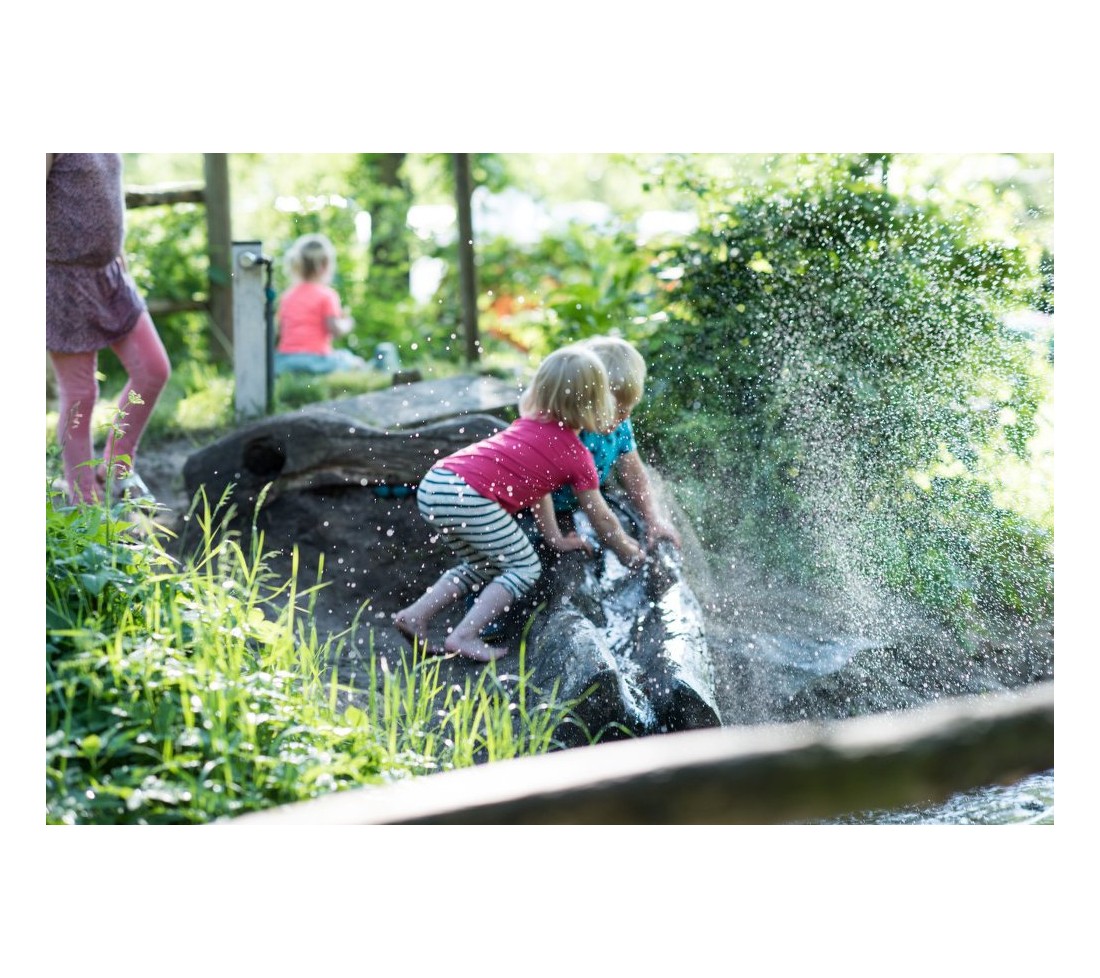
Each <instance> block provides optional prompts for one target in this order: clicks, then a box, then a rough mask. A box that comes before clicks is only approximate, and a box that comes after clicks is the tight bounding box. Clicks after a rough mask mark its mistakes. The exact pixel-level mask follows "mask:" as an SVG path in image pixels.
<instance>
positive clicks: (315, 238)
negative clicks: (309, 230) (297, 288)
mask: <svg viewBox="0 0 1100 978" xmlns="http://www.w3.org/2000/svg"><path fill="white" fill-rule="evenodd" d="M286 267H287V269H288V271H289V272H290V273H291V274H292V275H294V276H295V277H297V278H300V279H301V280H302V281H303V282H315V281H317V279H319V278H320V277H321V276H322V275H323V274H324V273H325V271H326V270H335V268H336V248H335V247H334V246H333V244H332V242H331V241H330V240H329V239H328V238H327V237H326V236H325V235H323V234H303V235H302V236H301V237H300V238H299V239H298V240H297V241H295V242H294V244H292V245H291V246H290V250H289V251H288V252H287V253H286Z"/></svg>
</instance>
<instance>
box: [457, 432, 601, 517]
mask: <svg viewBox="0 0 1100 978" xmlns="http://www.w3.org/2000/svg"><path fill="white" fill-rule="evenodd" d="M439 465H441V466H442V467H443V468H445V469H447V470H448V471H450V472H454V473H455V474H456V475H460V476H462V478H463V479H465V480H466V484H467V485H468V486H469V487H470V488H471V489H474V490H475V491H477V492H479V493H481V495H483V496H485V497H486V498H488V499H495V500H496V501H497V502H498V503H500V505H501V506H503V507H504V509H505V510H507V511H508V512H509V513H518V512H519V511H520V510H521V509H527V507H529V506H531V505H532V504H533V503H535V502H537V501H538V500H539V499H541V498H542V497H543V496H545V495H546V494H547V493H548V492H553V491H554V490H555V489H557V488H558V487H559V486H564V485H571V486H572V487H573V491H574V492H583V491H585V490H586V489H598V488H599V487H600V475H599V472H597V471H596V463H595V462H594V461H593V460H592V453H591V452H590V451H589V450H588V449H587V448H585V447H584V445H582V444H581V440H580V439H579V438H578V437H577V436H576V435H575V434H574V433H573V431H572V430H571V429H570V428H566V427H565V426H564V425H562V424H559V423H558V422H557V421H537V420H535V419H534V418H520V419H519V420H517V421H513V422H512V423H511V424H510V425H509V426H508V427H507V428H505V429H504V430H503V431H499V432H497V433H496V434H495V435H490V436H489V437H488V438H484V439H482V440H481V441H479V442H476V443H474V444H473V445H470V446H469V447H467V448H460V449H459V450H458V451H457V452H455V453H454V454H453V455H448V456H447V457H446V458H445V459H443V461H442V462H440V463H439Z"/></svg>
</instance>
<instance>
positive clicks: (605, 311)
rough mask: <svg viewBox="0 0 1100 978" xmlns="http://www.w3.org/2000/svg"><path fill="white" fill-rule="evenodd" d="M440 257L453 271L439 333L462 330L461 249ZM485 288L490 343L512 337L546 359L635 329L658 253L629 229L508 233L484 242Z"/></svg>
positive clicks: (442, 294) (648, 300) (649, 298)
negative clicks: (531, 238)
mask: <svg viewBox="0 0 1100 978" xmlns="http://www.w3.org/2000/svg"><path fill="white" fill-rule="evenodd" d="M438 256H439V257H442V258H444V260H445V261H446V263H447V271H446V273H445V274H444V277H443V280H442V282H441V283H440V286H439V291H438V293H437V295H436V299H435V308H436V310H437V313H436V315H437V319H436V322H435V324H434V327H433V332H435V333H436V334H440V333H442V334H446V332H447V331H448V330H450V331H453V332H456V333H457V334H458V335H461V332H460V331H461V325H460V323H459V322H458V321H457V320H456V318H455V316H454V312H453V311H454V310H455V309H457V308H459V298H458V270H457V269H458V264H457V255H456V251H455V248H454V246H451V247H448V248H446V249H441V250H440V251H439V252H438ZM476 259H477V287H478V294H479V312H480V317H479V318H480V320H481V331H482V333H483V334H484V335H483V345H484V346H486V347H490V346H491V344H492V342H493V338H494V337H500V336H508V337H511V338H512V339H513V340H515V341H516V342H517V344H518V345H520V346H521V347H523V348H525V349H526V350H527V351H529V352H530V354H531V356H532V358H541V357H543V356H545V355H546V354H547V353H549V352H550V351H551V350H553V349H555V348H557V347H559V346H562V345H563V344H566V343H571V342H573V341H575V340H578V339H583V338H585V337H588V336H593V335H596V334H599V333H606V332H609V331H611V330H619V331H623V330H626V329H629V328H630V326H631V323H632V322H633V321H635V320H637V319H640V318H644V317H645V316H646V315H647V314H648V313H649V311H650V310H651V309H652V306H653V299H654V294H655V292H656V290H657V288H658V282H657V279H656V277H655V274H654V272H655V264H654V263H655V256H654V253H653V252H651V251H649V250H648V249H646V248H644V247H642V246H640V245H639V244H638V243H637V241H636V239H635V238H634V237H633V236H632V235H630V234H628V233H626V232H622V231H619V232H615V233H600V232H597V231H594V230H592V229H589V228H585V227H583V226H582V225H579V224H571V225H569V226H568V227H567V228H566V229H565V230H564V231H562V232H561V233H558V234H548V235H545V236H543V237H542V238H540V239H539V240H538V241H536V242H534V243H532V244H529V245H519V244H517V243H516V242H514V241H511V240H508V239H506V238H495V239H491V240H487V241H483V242H479V243H478V249H477V256H476Z"/></svg>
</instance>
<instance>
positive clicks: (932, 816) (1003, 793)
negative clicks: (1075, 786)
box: [818, 768, 1054, 825]
mask: <svg viewBox="0 0 1100 978" xmlns="http://www.w3.org/2000/svg"><path fill="white" fill-rule="evenodd" d="M818 824H823V825H1021V824H1026V825H1053V824H1054V770H1053V768H1052V769H1051V770H1049V771H1044V772H1042V773H1040V774H1033V775H1031V776H1030V777H1027V778H1024V779H1022V780H1020V781H1017V782H1016V783H1015V784H1011V785H991V786H989V787H985V788H978V789H975V790H973V791H964V792H959V793H958V794H954V795H952V796H951V797H950V798H948V799H947V801H945V802H943V803H942V804H939V805H933V806H930V807H927V808H926V807H922V806H919V805H913V806H909V807H906V808H898V809H894V810H891V811H868V812H858V813H854V814H852V815H848V816H845V817H843V818H837V819H831V820H829V821H827V822H821V823H818Z"/></svg>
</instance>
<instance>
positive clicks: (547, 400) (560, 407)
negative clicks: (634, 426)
mask: <svg viewBox="0 0 1100 978" xmlns="http://www.w3.org/2000/svg"><path fill="white" fill-rule="evenodd" d="M519 409H520V413H521V414H522V415H523V416H524V417H528V418H529V417H538V418H542V419H545V420H549V419H553V420H555V421H560V422H561V423H562V424H564V425H565V426H566V427H568V428H584V429H586V430H588V431H606V430H607V429H608V428H610V427H611V425H612V424H613V423H614V421H615V398H614V397H613V396H612V394H611V387H610V385H609V383H608V380H607V368H606V367H604V365H603V363H602V362H601V361H600V358H599V357H597V356H596V354H595V353H593V352H591V351H590V350H585V349H582V348H581V347H580V346H579V345H573V346H569V347H564V348H562V349H560V350H555V351H554V352H553V353H551V354H550V355H549V356H548V357H547V358H546V359H545V360H543V361H542V363H541V364H539V369H538V370H537V371H536V372H535V378H534V380H532V381H531V386H530V387H528V388H527V390H526V391H525V392H524V394H523V397H522V398H520V402H519Z"/></svg>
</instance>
